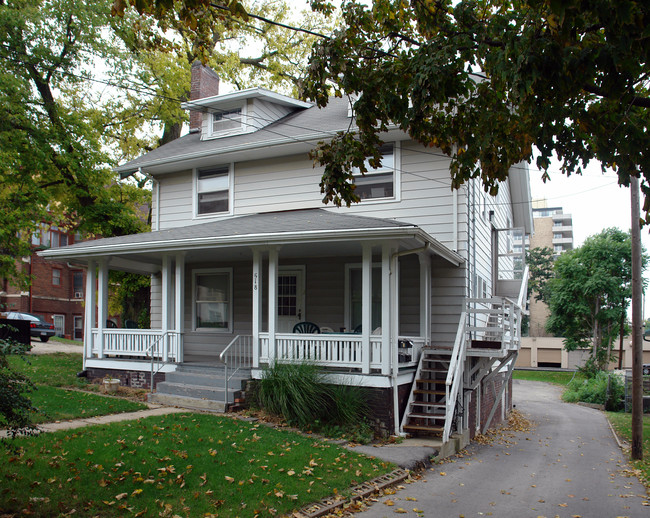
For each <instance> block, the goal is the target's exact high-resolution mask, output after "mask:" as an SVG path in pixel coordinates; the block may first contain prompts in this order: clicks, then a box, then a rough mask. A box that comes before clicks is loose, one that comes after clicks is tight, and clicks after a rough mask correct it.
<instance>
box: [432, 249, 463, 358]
mask: <svg viewBox="0 0 650 518" xmlns="http://www.w3.org/2000/svg"><path fill="white" fill-rule="evenodd" d="M431 272H432V273H431V277H432V280H431V284H432V286H431V341H432V345H433V346H438V345H440V346H448V347H451V346H452V345H453V344H454V340H455V338H456V331H457V330H458V322H459V319H460V314H461V313H462V311H463V300H464V298H465V281H466V277H465V269H464V268H462V267H461V268H456V267H454V266H452V265H450V264H448V263H447V262H445V261H443V260H441V259H435V260H434V261H433V264H432V269H431Z"/></svg>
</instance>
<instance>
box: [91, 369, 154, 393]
mask: <svg viewBox="0 0 650 518" xmlns="http://www.w3.org/2000/svg"><path fill="white" fill-rule="evenodd" d="M86 373H87V375H88V379H89V380H91V381H92V380H98V379H102V378H105V377H110V378H116V379H119V380H120V384H121V385H122V386H123V387H132V388H139V389H150V388H151V384H150V380H151V373H150V372H146V371H125V370H115V369H97V368H94V367H91V368H88V369H86ZM153 379H154V386H155V385H157V384H158V383H160V382H161V381H165V373H164V372H158V373H156V374H154V378H153Z"/></svg>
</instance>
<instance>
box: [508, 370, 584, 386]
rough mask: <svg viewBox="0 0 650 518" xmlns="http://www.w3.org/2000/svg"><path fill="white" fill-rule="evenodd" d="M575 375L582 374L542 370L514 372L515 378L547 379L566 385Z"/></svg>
mask: <svg viewBox="0 0 650 518" xmlns="http://www.w3.org/2000/svg"><path fill="white" fill-rule="evenodd" d="M574 376H580V374H576V373H573V372H558V371H542V370H515V371H514V372H513V373H512V377H513V379H516V380H529V381H545V382H547V383H555V384H556V385H564V386H566V385H568V384H569V382H570V381H571V380H572V379H573V377H574Z"/></svg>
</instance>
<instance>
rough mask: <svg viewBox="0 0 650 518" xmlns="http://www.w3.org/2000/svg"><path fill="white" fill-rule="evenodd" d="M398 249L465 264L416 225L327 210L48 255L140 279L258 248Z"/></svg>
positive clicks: (243, 256) (321, 253)
mask: <svg viewBox="0 0 650 518" xmlns="http://www.w3.org/2000/svg"><path fill="white" fill-rule="evenodd" d="M387 241H388V242H390V243H392V244H394V245H395V246H396V247H397V248H398V250H399V251H404V250H411V249H415V248H420V247H422V246H423V245H427V246H428V247H429V250H430V253H432V254H433V255H439V256H441V257H443V258H444V259H446V260H448V261H450V262H452V263H453V264H456V265H458V264H460V263H461V262H462V258H461V257H460V256H459V255H458V254H457V253H456V252H453V251H452V250H449V249H448V248H446V247H445V246H444V245H442V244H441V243H439V242H438V241H436V240H435V239H433V238H432V237H431V236H429V235H428V234H427V233H426V232H424V231H422V230H421V229H420V228H419V227H417V226H416V225H413V224H410V223H404V222H400V221H395V220H389V219H380V218H371V217H365V216H356V215H351V214H341V213H340V212H334V211H328V210H323V209H307V210H296V211H285V212H273V213H266V214H254V215H249V216H240V217H230V218H226V219H222V220H219V221H212V222H209V223H202V224H199V225H191V226H186V227H179V228H172V229H167V230H162V231H156V232H148V233H143V234H133V235H129V236H120V237H114V238H107V239H99V240H96V241H86V242H83V243H78V244H75V245H72V246H68V247H62V248H53V249H49V250H44V251H42V252H40V254H41V255H42V256H43V257H45V258H48V259H56V260H66V261H69V262H72V263H76V264H82V265H83V264H86V263H87V262H88V261H89V260H91V259H94V260H97V259H104V260H107V261H108V266H109V267H110V268H111V269H117V270H125V271H132V272H138V273H156V272H158V271H160V269H161V265H162V256H163V255H165V254H168V253H171V254H176V253H183V254H184V255H185V261H186V262H201V261H215V262H217V261H218V262H224V261H241V260H248V259H252V250H253V248H260V247H262V248H263V247H270V246H280V247H281V252H280V256H281V257H282V258H299V257H300V258H302V257H334V256H349V255H358V254H360V253H361V244H362V243H363V242H372V243H373V244H376V245H379V244H381V243H382V242H387Z"/></svg>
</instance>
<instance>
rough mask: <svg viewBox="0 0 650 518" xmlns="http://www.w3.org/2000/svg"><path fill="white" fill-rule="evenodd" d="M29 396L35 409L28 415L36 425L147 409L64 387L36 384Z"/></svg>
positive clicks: (134, 402) (134, 403) (121, 400)
mask: <svg viewBox="0 0 650 518" xmlns="http://www.w3.org/2000/svg"><path fill="white" fill-rule="evenodd" d="M30 399H31V401H32V404H33V405H34V406H35V407H36V408H37V409H38V410H39V411H38V412H37V413H36V414H34V416H33V417H32V420H33V422H34V423H36V424H40V423H49V422H52V421H65V420H69V419H78V418H80V417H93V416H98V415H107V414H119V413H122V412H135V411H137V410H143V409H145V408H147V406H146V405H144V404H143V403H138V402H136V401H130V400H128V399H120V398H115V397H105V396H100V395H98V394H92V393H90V392H80V391H78V390H66V389H64V388H58V387H48V386H47V385H37V386H36V390H34V392H32V393H31V394H30Z"/></svg>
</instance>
